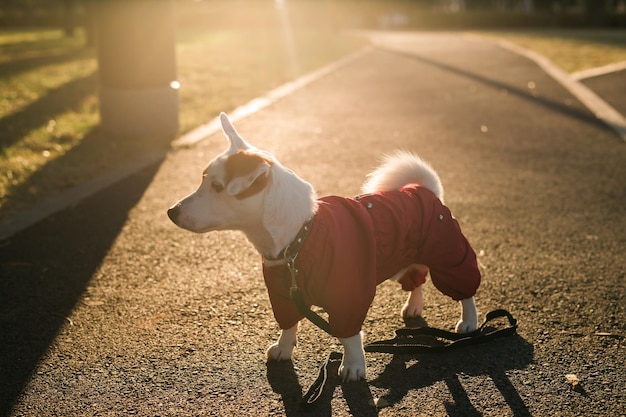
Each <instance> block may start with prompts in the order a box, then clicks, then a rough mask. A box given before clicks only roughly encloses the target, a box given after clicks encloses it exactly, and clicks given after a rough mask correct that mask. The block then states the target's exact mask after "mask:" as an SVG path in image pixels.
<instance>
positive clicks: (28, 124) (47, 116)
mask: <svg viewBox="0 0 626 417" xmlns="http://www.w3.org/2000/svg"><path fill="white" fill-rule="evenodd" d="M96 83H97V77H96V72H95V71H94V72H92V73H90V74H88V75H86V76H84V77H79V78H75V79H73V80H71V81H69V82H67V83H65V84H63V85H61V86H59V87H57V88H54V89H52V90H50V91H49V92H48V93H47V94H46V95H44V96H42V97H40V98H39V99H38V100H37V101H34V102H33V103H31V104H29V105H28V106H26V107H24V108H23V109H21V110H19V111H17V112H15V113H12V114H10V115H8V116H5V117H3V118H2V119H0V151H1V150H3V149H6V148H8V147H10V146H11V145H13V144H15V143H17V142H19V141H20V140H21V139H22V138H23V137H24V136H26V135H27V134H28V133H29V132H31V131H32V130H34V129H37V128H39V127H41V126H45V125H46V124H47V123H48V121H49V120H51V119H54V118H55V117H56V116H58V115H60V114H63V113H65V112H67V111H69V110H78V108H79V106H80V104H81V103H82V102H83V101H84V100H85V98H86V97H88V96H89V95H91V94H95V92H96Z"/></svg>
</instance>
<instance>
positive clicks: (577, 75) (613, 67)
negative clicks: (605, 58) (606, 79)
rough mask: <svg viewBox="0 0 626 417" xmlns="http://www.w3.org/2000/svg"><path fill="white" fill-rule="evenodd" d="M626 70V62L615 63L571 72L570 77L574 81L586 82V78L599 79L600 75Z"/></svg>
mask: <svg viewBox="0 0 626 417" xmlns="http://www.w3.org/2000/svg"><path fill="white" fill-rule="evenodd" d="M623 70H626V61H621V62H615V63H613V64H609V65H604V66H602V67H596V68H589V69H586V70H582V71H577V72H573V73H571V74H570V77H572V78H573V79H575V80H576V81H581V80H586V79H587V78H593V77H599V76H601V75H607V74H611V73H613V72H618V71H623Z"/></svg>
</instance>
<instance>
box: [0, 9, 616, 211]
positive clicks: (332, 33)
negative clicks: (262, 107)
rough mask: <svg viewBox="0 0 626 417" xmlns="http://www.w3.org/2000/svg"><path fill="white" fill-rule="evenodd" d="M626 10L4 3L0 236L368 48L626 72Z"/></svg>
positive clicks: (0, 28)
mask: <svg viewBox="0 0 626 417" xmlns="http://www.w3.org/2000/svg"><path fill="white" fill-rule="evenodd" d="M624 28H626V0H358V1H357V0H248V1H243V0H126V1H120V0H99V1H95V0H0V173H1V174H0V223H2V222H9V221H10V218H11V216H12V215H13V214H15V213H16V212H19V211H20V210H22V209H24V208H27V207H29V206H31V205H33V204H35V203H37V202H39V201H42V200H44V199H45V198H48V197H50V196H53V195H55V194H57V193H58V192H59V191H60V190H64V189H67V188H70V187H73V186H75V185H78V184H81V183H83V182H85V181H86V180H88V179H90V178H93V177H95V176H97V175H99V174H100V173H102V172H106V171H107V170H109V169H111V168H114V167H117V166H119V165H120V164H123V163H125V162H128V161H132V160H133V158H137V157H139V156H141V155H145V154H146V153H148V152H153V151H166V150H167V149H169V147H170V144H171V142H172V140H173V139H175V138H176V137H177V136H180V135H182V134H184V133H185V132H188V131H190V130H191V129H193V128H195V127H197V126H198V125H201V124H203V123H206V122H208V121H209V120H211V119H212V118H213V117H215V116H216V115H217V114H218V113H219V112H220V111H230V110H232V109H234V108H235V107H237V106H240V105H242V104H244V103H246V102H247V101H249V100H251V99H253V98H255V97H259V96H261V95H263V94H264V93H266V92H267V91H269V90H271V89H272V88H275V87H277V86H279V85H281V84H283V83H285V82H287V81H289V80H292V79H294V78H296V77H298V76H300V75H302V74H305V73H307V72H310V71H312V70H314V69H316V68H319V67H321V66H323V65H325V64H327V63H330V62H332V61H335V60H336V59H338V58H340V57H342V56H346V55H348V54H350V53H352V52H355V51H358V50H359V49H361V48H363V47H364V46H366V45H367V44H368V40H367V38H366V37H364V36H359V34H360V33H362V32H359V31H362V30H456V31H471V32H473V33H478V34H481V35H485V36H493V37H498V38H506V39H509V40H512V41H514V42H517V43H519V44H521V45H522V46H525V47H529V48H532V49H536V50H538V51H539V52H540V53H543V54H545V55H546V56H548V57H549V58H550V59H552V60H553V61H555V63H557V65H559V66H561V68H563V69H564V70H565V71H567V72H574V71H580V70H583V69H586V68H590V67H596V66H601V65H605V64H607V63H612V62H618V61H623V60H626V52H625V51H626V30H625V29H624Z"/></svg>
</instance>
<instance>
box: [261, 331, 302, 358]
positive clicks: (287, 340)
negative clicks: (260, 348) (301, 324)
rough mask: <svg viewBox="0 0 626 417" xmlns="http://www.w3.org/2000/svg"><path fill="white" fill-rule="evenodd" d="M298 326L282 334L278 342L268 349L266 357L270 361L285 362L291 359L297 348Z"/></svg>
mask: <svg viewBox="0 0 626 417" xmlns="http://www.w3.org/2000/svg"><path fill="white" fill-rule="evenodd" d="M297 333H298V324H297V323H296V325H295V326H293V327H292V328H290V329H285V330H283V331H282V332H281V333H280V337H279V338H278V341H277V342H276V343H274V344H273V345H272V346H270V347H269V348H268V349H267V353H266V354H265V356H266V357H267V359H269V360H274V361H284V360H289V359H291V354H292V353H293V348H294V347H296V342H297V340H298V339H297Z"/></svg>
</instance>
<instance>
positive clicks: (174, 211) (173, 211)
mask: <svg viewBox="0 0 626 417" xmlns="http://www.w3.org/2000/svg"><path fill="white" fill-rule="evenodd" d="M178 216H180V204H176V205H175V206H173V207H171V208H170V209H169V210H167V217H169V218H170V220H171V221H173V222H174V223H176V220H178Z"/></svg>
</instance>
